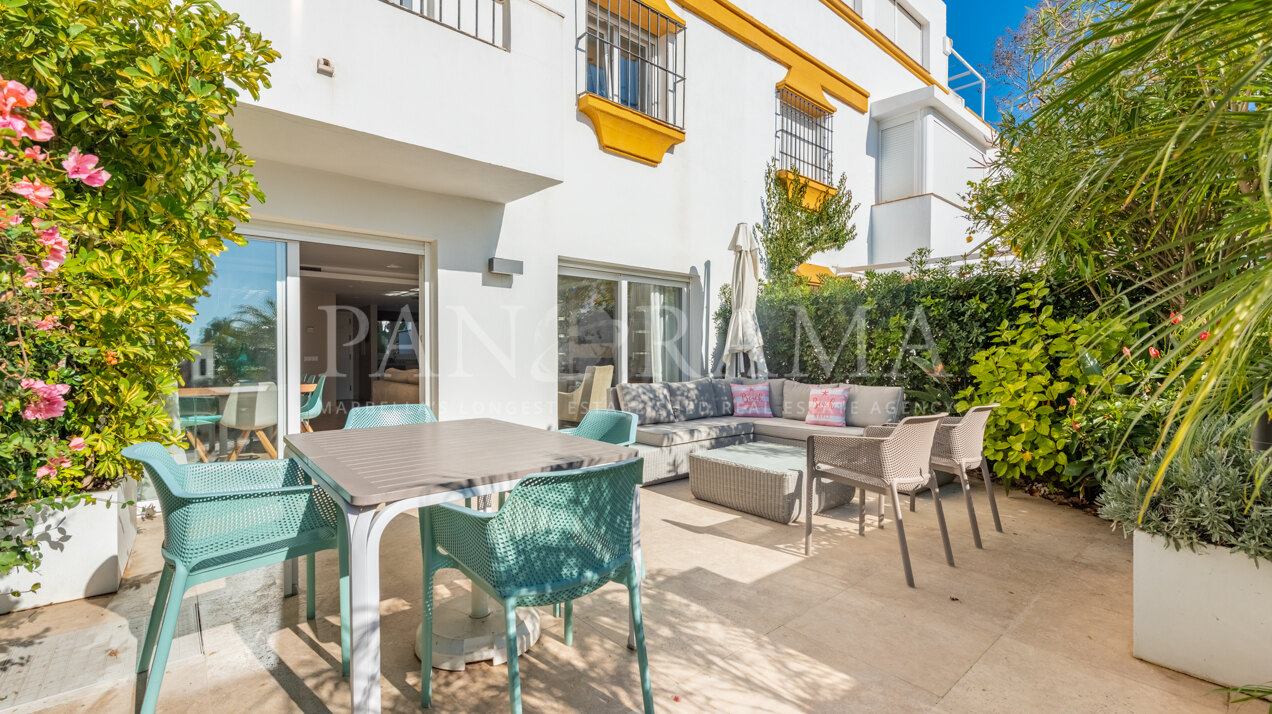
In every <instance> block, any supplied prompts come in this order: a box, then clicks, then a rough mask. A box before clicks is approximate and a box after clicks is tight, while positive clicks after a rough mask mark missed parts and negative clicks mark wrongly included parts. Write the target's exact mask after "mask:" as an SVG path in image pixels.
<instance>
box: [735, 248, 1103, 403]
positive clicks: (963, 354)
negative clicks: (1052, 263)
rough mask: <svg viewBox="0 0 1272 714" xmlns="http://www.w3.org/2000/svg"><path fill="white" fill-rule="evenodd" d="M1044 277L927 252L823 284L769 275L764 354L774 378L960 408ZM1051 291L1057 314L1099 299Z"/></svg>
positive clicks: (1078, 311) (762, 302) (1086, 308)
mask: <svg viewBox="0 0 1272 714" xmlns="http://www.w3.org/2000/svg"><path fill="white" fill-rule="evenodd" d="M1041 280H1045V278H1043V277H1042V276H1041V275H1039V274H1037V273H1036V272H1034V271H1030V270H1023V269H1021V268H1019V267H1012V266H1004V265H1002V264H999V263H996V262H993V261H985V262H982V263H979V264H977V265H958V266H952V265H950V264H948V263H939V264H928V263H926V262H925V261H924V260H923V256H922V255H917V256H916V258H914V259H912V260H911V266H910V271H909V272H906V273H902V272H889V273H867V274H866V276H865V277H864V278H861V279H854V278H846V277H844V278H830V279H828V280H827V281H826V282H825V283H824V284H822V285H820V286H818V287H811V286H809V285H808V284H807V283H803V282H797V281H793V280H792V281H784V282H773V283H768V284H766V285H764V286H763V287H762V288H761V290H760V294H759V296H758V299H757V302H756V313H757V316H758V318H759V323H760V330H761V332H762V333H763V335H764V356H765V359H766V360H767V362H768V367H769V372H770V374H772V375H774V376H778V377H788V378H791V379H796V380H798V381H801V382H808V383H813V384H818V383H823V382H853V383H856V384H872V385H894V386H900V387H904V388H905V390H906V401H907V404H906V408H907V410H909V411H911V413H924V412H930V411H933V410H944V411H954V405H955V403H956V402H957V400H956V399H955V395H956V394H958V393H959V392H960V391H962V390H963V389H965V388H967V387H972V386H975V379H974V378H973V377H972V375H971V373H970V371H969V370H970V368H971V367H972V365H973V363H974V359H973V358H974V357H975V355H976V354H977V353H979V352H981V351H982V350H985V349H987V348H988V347H989V346H990V345H991V343H992V340H993V333H994V331H995V330H997V329H998V328H999V327H1000V326H1001V325H1002V323H1003V322H1004V321H1005V320H1008V319H1009V318H1010V319H1013V320H1014V317H1015V314H1016V312H1018V308H1014V307H1013V305H1014V304H1015V302H1016V298H1017V296H1018V295H1019V294H1020V293H1021V291H1022V288H1021V286H1022V285H1025V284H1030V283H1033V282H1036V281H1041ZM721 292H722V298H723V299H722V301H721V302H722V306H721V307H720V309H719V310H717V311H716V314H715V319H716V328H717V332H718V340H717V344H716V355H715V357H716V359H715V362H714V363H715V364H719V363H720V355H721V353H722V350H723V346H724V334H725V331H726V330H727V329H728V324H729V317H730V315H731V313H732V310H731V307H730V305H729V299H728V298H729V292H728V288H727V286H726V288H725V289H724V290H722V291H721ZM1046 299H1047V304H1049V305H1052V309H1053V312H1054V314H1056V315H1057V316H1084V315H1086V314H1087V313H1089V312H1090V311H1091V310H1092V309H1094V307H1095V305H1094V301H1093V300H1092V299H1091V298H1090V297H1089V296H1088V295H1085V294H1081V293H1077V294H1075V293H1073V292H1066V291H1063V290H1059V289H1055V290H1053V291H1052V292H1051V293H1050V294H1049V295H1048V296H1047V298H1046Z"/></svg>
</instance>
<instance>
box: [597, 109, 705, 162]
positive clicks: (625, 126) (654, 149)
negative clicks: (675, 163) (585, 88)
mask: <svg viewBox="0 0 1272 714" xmlns="http://www.w3.org/2000/svg"><path fill="white" fill-rule="evenodd" d="M578 106H579V111H580V112H582V113H583V115H584V116H586V117H587V118H588V119H589V120H590V121H591V122H592V128H593V129H595V130H596V142H597V143H598V144H600V146H601V148H602V149H604V150H605V151H608V152H610V153H611V154H617V155H619V156H623V157H626V158H629V159H634V160H636V161H639V162H641V163H643V164H648V165H650V166H657V165H658V164H660V163H661V162H662V160H663V156H664V155H665V154H666V153H667V152H668V151H669V150H671V147H673V146H675V145H676V144H679V143H680V142H682V141H684V140H685V133H684V132H683V131H681V130H680V129H677V128H676V127H674V126H672V125H670V124H664V123H662V122H660V121H658V120H657V119H654V118H652V117H649V116H646V115H644V114H641V113H640V112H638V111H636V110H635V109H631V108H629V107H625V106H623V105H622V104H619V103H618V102H611V101H610V100H608V99H605V98H602V97H599V96H597V95H595V94H580V95H579V102H578Z"/></svg>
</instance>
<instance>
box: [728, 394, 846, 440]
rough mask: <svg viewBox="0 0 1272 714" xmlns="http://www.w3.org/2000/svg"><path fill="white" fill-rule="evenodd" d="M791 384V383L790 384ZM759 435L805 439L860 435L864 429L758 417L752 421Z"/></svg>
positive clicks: (755, 431)
mask: <svg viewBox="0 0 1272 714" xmlns="http://www.w3.org/2000/svg"><path fill="white" fill-rule="evenodd" d="M788 386H789V385H788ZM752 423H753V424H754V425H755V426H754V433H755V435H756V436H759V437H765V436H767V437H770V438H774V439H790V440H793V441H803V440H804V439H807V438H808V437H810V436H814V435H817V436H821V435H823V434H826V435H830V436H860V435H861V433H862V431H863V429H861V427H856V426H818V425H816V424H807V423H805V422H802V421H797V420H795V419H756V420H754V421H753V422H752Z"/></svg>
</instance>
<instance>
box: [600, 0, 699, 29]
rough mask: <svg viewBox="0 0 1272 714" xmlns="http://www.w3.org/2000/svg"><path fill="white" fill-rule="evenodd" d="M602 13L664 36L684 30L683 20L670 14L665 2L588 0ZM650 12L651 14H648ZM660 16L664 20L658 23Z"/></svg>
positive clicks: (652, 0)
mask: <svg viewBox="0 0 1272 714" xmlns="http://www.w3.org/2000/svg"><path fill="white" fill-rule="evenodd" d="M588 2H590V3H591V4H593V5H595V6H596V7H597V8H598V9H599V10H600V11H601V12H602V13H606V14H610V15H614V16H616V17H621V18H623V19H624V20H626V21H628V22H630V23H632V24H633V25H636V26H638V27H640V29H642V30H645V31H647V32H652V33H654V34H657V35H665V34H667V33H668V32H679V31H680V30H682V29H684V26H685V21H684V18H682V17H680V16H679V15H677V14H676V13H674V12H672V10H671V7H670V6H669V5H667V0H640V1H639V2H637V1H636V0H588ZM650 11H652V12H650ZM659 15H662V16H664V17H665V18H666V20H665V21H662V22H660V20H661V19H662V18H660V17H659Z"/></svg>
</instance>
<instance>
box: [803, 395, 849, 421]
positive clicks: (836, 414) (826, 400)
mask: <svg viewBox="0 0 1272 714" xmlns="http://www.w3.org/2000/svg"><path fill="white" fill-rule="evenodd" d="M847 419H848V390H847V389H845V388H843V387H813V388H812V389H810V390H808V416H807V417H805V418H804V423H805V424H813V425H816V426H847V425H848V421H847Z"/></svg>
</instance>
